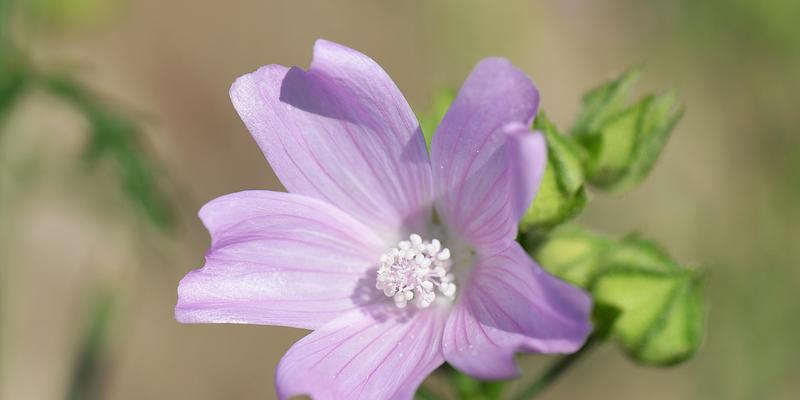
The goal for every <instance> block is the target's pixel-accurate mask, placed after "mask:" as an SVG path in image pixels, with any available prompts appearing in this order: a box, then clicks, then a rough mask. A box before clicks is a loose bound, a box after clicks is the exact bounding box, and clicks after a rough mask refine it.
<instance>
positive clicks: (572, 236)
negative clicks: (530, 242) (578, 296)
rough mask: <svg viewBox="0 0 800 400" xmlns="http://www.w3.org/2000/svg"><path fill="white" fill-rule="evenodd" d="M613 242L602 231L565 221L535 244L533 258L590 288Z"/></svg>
mask: <svg viewBox="0 0 800 400" xmlns="http://www.w3.org/2000/svg"><path fill="white" fill-rule="evenodd" d="M611 244H612V243H611V241H610V240H608V239H606V238H604V237H602V236H600V235H597V234H594V233H592V232H589V231H587V230H584V229H581V228H578V227H577V226H574V225H565V226H562V227H559V228H558V229H556V230H555V231H553V232H552V234H551V235H549V236H548V237H547V239H546V240H545V241H544V242H543V243H542V244H540V245H539V246H537V247H536V249H535V250H534V252H533V258H534V259H535V260H536V261H538V262H539V263H540V264H541V265H542V266H543V267H544V268H545V269H547V270H548V271H549V272H550V273H552V274H554V275H556V276H558V277H559V278H561V279H563V280H565V281H567V282H569V283H572V284H573V285H576V286H580V287H582V288H584V289H588V288H589V285H590V283H591V282H592V279H593V277H594V275H595V273H596V272H597V270H598V268H599V267H600V265H601V262H602V257H603V255H604V254H605V253H606V252H607V251H608V247H609V246H610V245H611Z"/></svg>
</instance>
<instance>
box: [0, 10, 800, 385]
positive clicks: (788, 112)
mask: <svg viewBox="0 0 800 400" xmlns="http://www.w3.org/2000/svg"><path fill="white" fill-rule="evenodd" d="M0 29H2V33H0V40H2V42H3V43H4V45H2V47H0V49H2V50H0V51H2V53H0V54H1V55H0V65H2V75H0V124H2V126H1V127H0V398H2V399H9V400H12V399H67V398H68V399H75V400H77V399H194V400H201V399H221V398H225V399H253V398H261V399H272V398H274V389H273V374H274V369H275V365H276V363H277V362H278V360H279V358H280V357H281V355H282V354H283V353H284V352H285V351H286V349H288V347H289V346H290V345H291V344H292V343H293V342H294V341H295V340H297V339H298V338H300V337H302V336H303V335H304V334H305V332H304V331H300V330H295V329H288V328H276V327H262V326H232V325H216V326H212V325H208V326H203V325H179V324H178V323H176V322H175V320H174V319H173V306H174V304H175V301H176V286H177V283H178V281H179V279H180V278H181V277H182V276H183V275H184V274H185V273H186V272H188V271H189V270H191V269H194V268H197V267H200V266H201V265H202V262H203V254H204V252H205V250H206V247H207V246H208V244H209V238H208V236H207V233H206V231H205V229H204V228H203V226H202V225H201V223H200V221H199V220H198V219H197V218H196V212H197V210H198V209H199V207H200V206H202V205H203V204H204V203H205V202H206V201H208V200H210V199H212V198H214V197H217V196H219V195H222V194H226V193H230V192H235V191H240V190H244V189H271V190H282V188H281V185H280V183H279V182H278V181H277V180H276V178H275V176H274V174H273V173H272V172H271V170H270V168H269V166H268V164H267V163H266V161H265V160H264V159H263V156H262V155H261V153H260V151H259V149H258V147H257V146H256V145H255V142H254V141H253V140H252V139H251V137H250V135H249V134H248V132H247V130H246V129H245V127H244V125H243V124H242V123H241V122H240V120H239V118H238V116H237V115H236V113H235V111H234V109H233V107H232V106H231V105H230V102H229V99H228V88H229V85H230V84H231V83H232V82H233V80H234V79H235V78H236V77H238V76H239V75H242V74H244V73H247V72H250V71H252V70H254V69H256V68H257V67H259V66H260V65H263V64H269V63H280V64H285V65H300V66H304V67H305V66H307V65H308V63H309V62H310V59H311V47H312V45H313V42H314V40H315V39H316V38H327V39H330V40H333V41H337V42H340V43H343V44H346V45H347V46H350V47H353V48H355V49H358V50H360V51H362V52H364V53H366V54H368V55H370V56H371V57H373V58H374V59H376V60H377V61H378V62H379V63H380V64H381V65H382V66H383V67H384V68H385V69H386V70H387V71H388V73H389V74H390V75H391V76H392V77H393V79H394V80H395V82H396V83H397V84H398V86H399V87H400V88H401V90H402V91H403V92H404V93H405V95H406V97H407V99H408V100H409V102H410V103H411V104H412V107H414V108H415V109H416V110H417V111H418V112H424V111H425V110H426V107H427V106H428V105H429V104H430V98H431V96H432V94H433V93H434V92H435V91H436V90H437V89H439V88H442V87H446V86H453V87H457V86H458V85H460V84H461V82H462V81H463V79H464V78H465V77H466V75H467V73H468V72H469V71H470V69H471V68H472V66H473V65H474V64H475V63H476V62H477V61H478V60H479V59H481V58H483V57H487V56H491V55H500V56H505V57H508V58H510V59H511V60H512V61H513V62H514V63H515V64H516V65H518V66H520V67H521V68H522V69H524V70H525V71H526V72H527V73H528V74H529V75H530V76H532V77H533V79H534V80H535V81H536V83H537V84H538V86H539V87H540V90H541V92H542V97H543V107H544V109H545V110H547V112H548V114H549V115H550V116H551V118H552V119H553V120H555V122H556V123H557V124H559V125H560V126H562V127H567V126H569V124H570V123H571V121H572V118H573V117H574V116H575V114H576V112H577V110H578V107H579V100H580V96H581V95H582V94H583V93H584V92H585V91H586V90H588V89H590V88H592V87H594V86H596V85H598V84H600V83H602V82H605V81H606V80H608V79H610V78H612V77H614V76H616V75H618V74H619V73H621V72H623V71H624V70H627V69H628V68H630V67H632V66H636V65H644V67H645V69H644V84H643V86H644V87H643V88H642V90H653V89H667V88H674V89H677V90H678V91H679V93H680V94H681V98H682V100H683V102H684V104H685V105H686V107H687V114H686V116H685V117H684V119H683V121H682V122H681V123H680V124H679V125H678V127H677V129H676V130H675V132H674V133H673V135H672V138H671V140H670V142H669V144H668V146H667V147H666V150H665V152H664V153H663V155H662V157H661V159H660V161H659V163H658V164H657V166H656V168H655V170H654V171H653V173H652V174H651V175H650V177H649V178H648V179H647V180H646V182H645V183H644V184H643V185H641V186H640V187H639V188H637V189H636V190H634V191H632V192H630V193H627V194H625V195H623V196H607V195H601V194H596V195H594V196H592V199H591V202H590V204H589V206H588V208H587V211H586V212H585V213H584V215H582V216H581V217H580V221H581V222H582V223H584V224H586V225H588V226H591V227H593V228H595V229H598V230H601V231H606V232H609V233H612V234H624V233H627V232H630V231H640V232H642V233H645V234H646V235H648V236H650V237H653V238H655V239H657V240H658V241H660V242H661V243H662V244H664V245H665V246H666V247H667V248H668V249H669V250H670V252H671V253H672V254H673V255H674V256H675V257H676V258H677V259H678V260H680V261H682V262H683V263H685V264H694V265H702V266H705V267H707V268H708V269H709V270H710V285H709V287H708V303H709V304H710V311H709V313H708V331H707V336H706V340H705V344H704V346H703V347H702V348H701V350H700V352H699V353H698V355H697V356H696V357H695V358H694V359H692V360H690V361H689V362H687V363H685V364H681V365H680V366H678V367H675V368H668V369H654V368H645V367H639V366H636V365H635V364H633V363H631V362H630V361H629V360H627V359H626V358H625V357H624V356H623V355H622V354H621V353H620V352H619V351H618V350H617V349H616V348H615V346H604V347H602V348H600V349H599V350H597V351H595V352H593V353H592V354H591V355H590V356H589V357H587V359H586V360H585V361H584V362H583V363H582V364H580V365H579V366H578V367H576V368H575V369H574V370H573V371H570V373H569V374H568V375H566V376H565V377H564V378H563V379H562V380H560V381H559V382H558V383H557V384H556V385H554V386H553V387H552V388H551V389H550V390H548V391H547V392H546V393H545V394H544V395H543V396H542V398H544V399H584V398H592V399H598V398H603V399H642V398H647V399H787V400H788V399H797V398H800V334H798V332H799V331H800V296H798V289H800V265H799V264H798V261H800V229H798V228H797V227H798V226H800V135H798V133H800V116H798V110H797V108H798V105H799V104H800V2H797V1H795V0H762V1H752V0H676V1H671V2H663V1H656V0H648V1H642V0H639V1H633V0H608V1H605V0H604V1H597V0H561V1H508V2H488V1H477V0H476V1H464V0H450V1H435V2H434V1H423V0H418V1H405V2H397V1H369V0H362V1H355V0H347V1H337V2H331V1H322V0H320V1H310V0H307V1H283V2H281V1H272V0H228V1H225V2H199V1H190V0H18V1H10V0H0ZM8 43H13V46H12V47H9V46H8V45H7V44H8ZM32 81H35V82H36V83H35V84H29V82H32ZM547 361H548V359H547V358H545V357H536V356H527V357H523V358H522V363H523V366H524V369H525V370H526V371H528V372H529V374H528V375H529V376H530V375H532V374H533V373H534V372H535V370H537V369H538V368H539V367H540V366H542V365H543V363H545V362H547Z"/></svg>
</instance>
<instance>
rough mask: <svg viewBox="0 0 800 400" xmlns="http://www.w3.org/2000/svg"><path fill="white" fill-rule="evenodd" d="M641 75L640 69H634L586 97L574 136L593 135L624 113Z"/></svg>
mask: <svg viewBox="0 0 800 400" xmlns="http://www.w3.org/2000/svg"><path fill="white" fill-rule="evenodd" d="M639 75H640V71H639V69H638V68H634V69H632V70H630V71H628V72H626V73H624V74H622V76H620V77H619V78H617V79H615V80H612V81H610V82H608V83H605V84H603V85H601V86H599V87H597V88H595V89H592V90H591V91H590V92H589V93H587V94H586V95H584V96H583V99H582V100H581V111H580V112H579V114H578V117H577V118H576V119H575V124H574V126H573V127H572V132H571V133H572V135H573V136H576V137H579V136H586V135H591V134H593V133H594V132H597V131H598V130H599V129H600V128H601V127H602V126H603V125H604V124H605V123H606V121H608V119H609V118H611V117H612V116H614V115H616V114H617V113H619V112H620V111H622V110H623V109H624V108H625V101H626V100H627V99H628V97H630V92H631V90H632V89H633V87H634V85H635V84H636V82H637V81H638V80H639Z"/></svg>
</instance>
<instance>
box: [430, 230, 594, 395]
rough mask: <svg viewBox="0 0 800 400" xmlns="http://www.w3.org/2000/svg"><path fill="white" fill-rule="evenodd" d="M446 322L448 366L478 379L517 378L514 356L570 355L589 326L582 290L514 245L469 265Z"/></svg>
mask: <svg viewBox="0 0 800 400" xmlns="http://www.w3.org/2000/svg"><path fill="white" fill-rule="evenodd" d="M465 286H466V287H464V288H463V292H462V293H461V296H460V297H459V298H458V300H457V303H456V305H455V306H454V308H453V311H452V312H451V313H450V316H449V318H448V320H447V326H446V327H445V332H444V339H443V341H442V347H443V350H444V354H445V359H446V360H447V362H449V363H450V364H452V365H453V366H455V367H456V368H458V369H460V370H461V371H464V372H466V373H468V374H470V375H473V376H475V377H478V378H481V379H508V378H513V377H514V376H516V375H518V370H517V367H516V364H515V363H514V353H515V352H519V351H530V352H537V353H570V352H574V351H576V350H577V349H578V348H580V347H581V345H583V343H584V341H585V340H586V337H587V335H588V334H589V333H590V332H591V330H592V327H591V323H590V322H589V314H590V312H591V308H592V303H591V299H590V297H589V296H588V295H587V294H586V293H585V292H583V291H582V290H580V289H578V288H576V287H574V286H571V285H569V284H567V283H565V282H562V281H560V280H558V279H557V278H555V277H553V276H552V275H550V274H548V273H547V272H545V271H544V270H542V269H541V268H540V267H539V266H538V265H536V264H535V263H534V262H533V260H531V259H530V258H529V257H528V255H527V254H525V252H524V250H522V248H521V247H520V246H519V244H517V243H516V242H515V243H514V244H512V245H511V246H510V247H508V248H507V249H506V250H505V251H504V252H503V253H500V254H497V255H494V256H489V257H482V258H481V259H480V260H479V261H478V262H477V263H476V265H475V266H474V267H473V270H472V272H471V276H470V278H469V281H468V282H467V283H466V285H465Z"/></svg>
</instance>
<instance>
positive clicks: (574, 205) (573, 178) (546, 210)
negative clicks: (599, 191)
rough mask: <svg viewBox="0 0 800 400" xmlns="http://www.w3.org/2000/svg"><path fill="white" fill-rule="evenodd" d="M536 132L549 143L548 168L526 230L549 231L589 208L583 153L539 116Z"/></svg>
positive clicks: (523, 225)
mask: <svg viewBox="0 0 800 400" xmlns="http://www.w3.org/2000/svg"><path fill="white" fill-rule="evenodd" d="M534 128H535V129H537V130H539V131H541V132H542V134H543V135H544V136H545V139H546V140H547V167H546V168H545V171H544V175H543V176H542V181H541V183H540V185H539V192H538V193H537V194H536V199H535V200H534V202H533V204H531V206H530V208H529V209H528V211H527V212H526V213H525V215H524V216H523V217H522V220H521V221H520V226H521V228H522V229H523V230H529V229H549V228H552V227H554V226H556V225H558V224H560V223H562V222H565V221H567V220H569V219H571V218H572V217H574V216H576V215H578V213H579V212H580V211H581V210H583V207H584V206H585V205H586V190H585V189H584V176H583V167H582V166H581V157H580V151H581V149H580V148H579V147H578V145H577V144H576V143H575V142H574V141H573V140H572V139H570V138H569V137H566V136H564V135H562V134H561V133H559V132H558V129H557V128H556V126H555V125H554V124H553V123H552V122H551V121H550V120H549V119H547V117H546V116H545V115H544V113H539V115H538V116H537V117H536V121H534Z"/></svg>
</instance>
